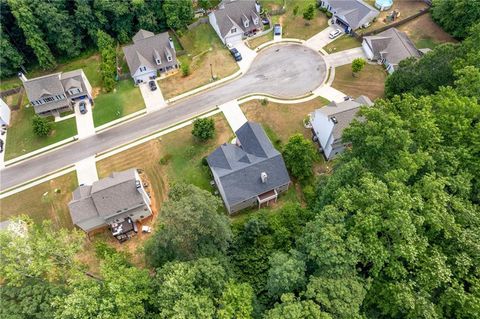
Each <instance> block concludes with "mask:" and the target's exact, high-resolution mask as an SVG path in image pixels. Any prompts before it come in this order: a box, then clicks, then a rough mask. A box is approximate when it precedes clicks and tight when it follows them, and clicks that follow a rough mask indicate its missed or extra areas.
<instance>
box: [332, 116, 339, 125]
mask: <svg viewBox="0 0 480 319" xmlns="http://www.w3.org/2000/svg"><path fill="white" fill-rule="evenodd" d="M331 120H332V122H333V124H337V123H338V121H337V118H336V117H335V116H332V117H331Z"/></svg>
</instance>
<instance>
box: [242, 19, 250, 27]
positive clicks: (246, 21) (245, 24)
mask: <svg viewBox="0 0 480 319" xmlns="http://www.w3.org/2000/svg"><path fill="white" fill-rule="evenodd" d="M243 25H244V26H245V28H248V26H249V25H250V21H248V20H245V21H243Z"/></svg>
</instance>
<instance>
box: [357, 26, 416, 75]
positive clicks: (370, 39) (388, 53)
mask: <svg viewBox="0 0 480 319" xmlns="http://www.w3.org/2000/svg"><path fill="white" fill-rule="evenodd" d="M362 47H363V51H365V55H366V56H367V58H368V59H369V60H373V61H381V62H382V63H383V64H384V65H385V67H386V68H387V71H388V72H389V73H393V71H395V69H396V68H398V64H399V63H400V61H402V60H405V59H407V58H411V57H414V58H419V57H420V56H421V55H422V52H421V51H420V50H418V49H417V48H416V47H415V45H414V44H413V43H412V41H411V40H410V39H409V38H408V36H407V34H406V33H405V32H401V31H399V30H397V29H396V28H390V29H388V30H386V31H383V32H380V33H379V34H376V35H372V36H365V37H363V42H362Z"/></svg>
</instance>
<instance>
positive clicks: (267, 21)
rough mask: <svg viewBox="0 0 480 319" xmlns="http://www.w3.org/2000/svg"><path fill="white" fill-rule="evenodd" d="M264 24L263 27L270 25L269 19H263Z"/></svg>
mask: <svg viewBox="0 0 480 319" xmlns="http://www.w3.org/2000/svg"><path fill="white" fill-rule="evenodd" d="M262 24H263V25H267V24H270V21H269V20H268V18H262Z"/></svg>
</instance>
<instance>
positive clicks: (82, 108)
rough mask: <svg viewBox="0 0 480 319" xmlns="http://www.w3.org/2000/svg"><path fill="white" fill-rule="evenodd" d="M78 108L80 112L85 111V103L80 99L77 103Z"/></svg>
mask: <svg viewBox="0 0 480 319" xmlns="http://www.w3.org/2000/svg"><path fill="white" fill-rule="evenodd" d="M78 109H79V110H80V113H81V114H85V113H87V104H86V103H85V102H83V101H81V102H80V103H78Z"/></svg>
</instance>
